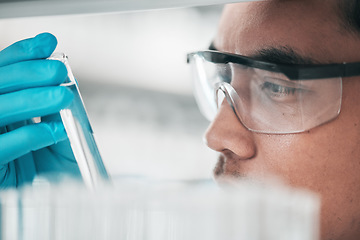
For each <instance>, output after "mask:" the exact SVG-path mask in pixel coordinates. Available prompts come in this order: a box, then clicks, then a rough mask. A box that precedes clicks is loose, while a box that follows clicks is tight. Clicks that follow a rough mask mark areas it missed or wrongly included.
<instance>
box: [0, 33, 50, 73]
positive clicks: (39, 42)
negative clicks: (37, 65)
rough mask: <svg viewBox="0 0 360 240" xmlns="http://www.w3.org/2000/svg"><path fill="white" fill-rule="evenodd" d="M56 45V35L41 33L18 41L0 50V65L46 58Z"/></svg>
mask: <svg viewBox="0 0 360 240" xmlns="http://www.w3.org/2000/svg"><path fill="white" fill-rule="evenodd" d="M56 45H57V40H56V37H55V36H54V35H52V34H50V33H41V34H39V35H37V36H35V37H34V38H28V39H25V40H21V41H18V42H16V43H14V44H12V45H10V46H9V47H7V48H5V49H3V50H2V51H1V52H0V67H1V66H6V65H10V64H13V63H17V62H22V61H28V60H35V59H44V58H48V57H49V56H50V55H51V54H52V53H53V51H54V50H55V48H56Z"/></svg>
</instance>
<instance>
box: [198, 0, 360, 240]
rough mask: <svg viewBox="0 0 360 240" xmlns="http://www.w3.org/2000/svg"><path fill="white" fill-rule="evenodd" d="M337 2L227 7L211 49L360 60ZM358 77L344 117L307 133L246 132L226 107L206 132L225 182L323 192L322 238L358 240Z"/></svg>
mask: <svg viewBox="0 0 360 240" xmlns="http://www.w3.org/2000/svg"><path fill="white" fill-rule="evenodd" d="M336 9H337V8H336V7H334V4H333V1H331V0H330V1H327V2H326V3H324V1H307V0H302V1H296V0H285V1H278V0H277V1H273V0H268V1H264V2H250V3H238V4H231V5H227V6H226V7H225V9H224V12H223V15H222V18H221V20H220V23H219V28H218V32H217V35H216V37H215V39H214V45H215V46H216V48H217V49H219V50H220V51H226V52H231V53H236V54H242V55H246V56H251V55H254V54H255V53H256V52H257V51H259V50H261V49H264V48H270V47H281V46H289V47H291V48H292V49H294V50H295V51H296V52H297V53H298V54H300V55H301V56H305V57H310V58H312V59H314V60H316V61H317V62H319V63H342V62H357V61H360V34H359V35H357V34H353V33H349V32H347V31H345V30H344V28H343V25H342V24H341V21H339V18H338V17H337V16H338V14H337V12H336ZM359 93H360V77H351V78H343V98H342V107H341V112H340V115H339V116H338V117H337V118H336V119H335V120H332V121H331V122H328V123H326V124H323V125H321V126H318V127H316V128H313V129H311V130H310V131H307V132H303V133H297V134H285V135H272V134H260V133H254V132H251V131H249V130H247V129H246V128H245V127H244V126H243V125H242V124H241V123H240V122H239V120H238V119H237V117H236V115H235V114H234V113H233V111H232V109H231V108H230V106H229V105H228V104H222V105H221V107H220V109H219V112H218V114H217V116H216V118H215V120H214V121H213V122H212V123H211V125H210V126H209V128H208V130H207V132H206V135H205V140H206V143H207V145H208V146H209V147H210V148H212V149H214V150H216V151H218V152H219V153H220V157H219V161H218V164H217V166H216V167H215V170H214V177H215V179H216V180H217V181H221V180H222V179H225V177H235V178H237V177H243V176H245V177H246V176H252V175H256V176H259V177H266V176H269V175H275V176H279V177H280V178H281V179H283V180H284V181H286V182H287V183H289V184H291V185H292V186H294V187H300V188H306V189H310V190H312V191H314V192H316V193H318V194H319V196H320V197H321V201H322V208H321V239H323V240H340V239H341V240H355V239H360V94H359Z"/></svg>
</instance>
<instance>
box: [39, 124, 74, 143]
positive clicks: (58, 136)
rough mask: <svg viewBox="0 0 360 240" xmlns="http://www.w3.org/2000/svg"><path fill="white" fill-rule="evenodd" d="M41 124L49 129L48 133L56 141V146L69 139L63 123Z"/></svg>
mask: <svg viewBox="0 0 360 240" xmlns="http://www.w3.org/2000/svg"><path fill="white" fill-rule="evenodd" d="M40 124H41V125H42V126H44V127H45V128H47V129H48V132H49V133H50V134H51V136H52V138H53V140H54V144H56V143H58V142H61V141H64V140H66V139H67V135H66V131H65V128H64V125H63V123H62V122H48V123H40Z"/></svg>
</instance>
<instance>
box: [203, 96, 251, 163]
mask: <svg viewBox="0 0 360 240" xmlns="http://www.w3.org/2000/svg"><path fill="white" fill-rule="evenodd" d="M204 140H205V143H206V145H207V146H208V147H210V148H211V149H213V150H215V151H217V152H221V153H228V152H229V151H230V152H231V153H233V154H235V155H236V158H237V159H243V160H246V159H251V158H253V157H255V155H256V144H255V141H254V133H253V132H251V131H249V130H248V129H246V128H245V127H244V126H243V125H242V123H241V122H240V121H239V119H238V118H237V116H236V115H235V113H234V111H233V110H232V108H231V106H230V105H229V104H228V102H227V101H226V100H225V101H223V103H222V104H221V106H220V109H219V111H218V114H217V115H216V117H215V119H214V120H213V121H212V123H211V124H210V126H209V128H208V129H207V131H206V133H205V137H204Z"/></svg>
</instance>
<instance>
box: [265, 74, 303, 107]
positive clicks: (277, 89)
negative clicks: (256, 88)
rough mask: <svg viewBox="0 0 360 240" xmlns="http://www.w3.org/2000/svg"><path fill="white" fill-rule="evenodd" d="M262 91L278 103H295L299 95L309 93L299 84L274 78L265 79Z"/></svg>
mask: <svg viewBox="0 0 360 240" xmlns="http://www.w3.org/2000/svg"><path fill="white" fill-rule="evenodd" d="M260 89H261V91H262V92H263V93H265V95H266V96H267V97H268V98H270V99H271V100H273V101H276V102H292V101H295V100H297V99H298V98H299V95H301V94H303V93H305V92H307V91H308V90H307V89H305V88H304V87H302V86H300V85H298V84H295V83H292V82H290V81H286V80H279V79H274V78H265V81H264V82H263V83H262V84H261V85H260Z"/></svg>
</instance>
